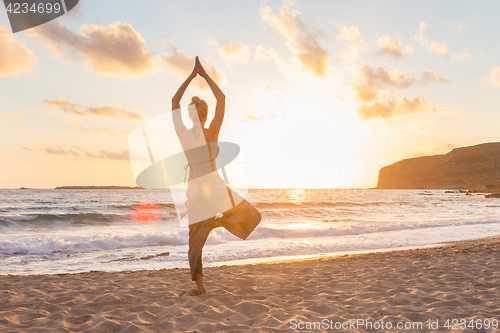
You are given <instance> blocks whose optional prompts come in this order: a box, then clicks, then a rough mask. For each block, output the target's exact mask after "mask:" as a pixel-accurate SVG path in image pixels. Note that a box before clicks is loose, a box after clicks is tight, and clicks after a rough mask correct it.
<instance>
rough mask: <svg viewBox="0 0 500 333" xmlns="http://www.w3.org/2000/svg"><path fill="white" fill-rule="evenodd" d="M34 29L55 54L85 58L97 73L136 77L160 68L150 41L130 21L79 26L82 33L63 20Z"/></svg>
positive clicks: (69, 57)
mask: <svg viewBox="0 0 500 333" xmlns="http://www.w3.org/2000/svg"><path fill="white" fill-rule="evenodd" d="M33 29H34V31H35V32H37V34H35V35H30V36H32V37H33V38H34V39H35V40H36V41H38V42H40V43H41V44H42V45H43V46H45V47H47V48H48V49H50V50H51V51H52V52H53V54H54V55H55V56H57V57H60V56H61V55H62V54H63V53H66V57H67V58H68V59H70V60H77V59H78V58H80V57H83V59H84V61H85V63H86V64H87V65H89V66H90V67H91V68H92V70H93V71H94V73H97V74H104V75H121V76H123V77H132V76H139V75H142V74H144V73H147V72H152V71H154V70H155V69H156V67H157V65H156V63H155V62H154V57H153V54H152V53H150V52H149V51H148V50H147V49H146V47H145V44H146V41H145V40H144V39H143V38H142V36H141V34H140V33H138V32H136V31H135V30H134V28H133V27H132V26H131V25H129V24H126V23H121V22H119V21H116V22H113V23H111V24H110V25H108V26H103V25H99V26H97V25H93V24H90V25H83V26H81V27H80V28H79V30H80V33H75V32H73V31H71V30H70V29H69V28H68V27H67V26H66V25H64V24H63V23H61V22H59V21H52V22H48V23H46V24H44V25H43V26H39V27H35V28H33Z"/></svg>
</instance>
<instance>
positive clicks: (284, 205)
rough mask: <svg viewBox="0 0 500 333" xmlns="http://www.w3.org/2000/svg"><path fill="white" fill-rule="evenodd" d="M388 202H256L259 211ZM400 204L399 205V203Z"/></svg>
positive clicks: (378, 204)
mask: <svg viewBox="0 0 500 333" xmlns="http://www.w3.org/2000/svg"><path fill="white" fill-rule="evenodd" d="M389 204H391V203H386V202H378V201H373V202H352V201H334V202H328V201H323V202H315V201H311V202H307V201H305V202H254V203H253V205H254V206H255V207H256V208H257V209H269V210H272V209H301V208H314V207H316V208H318V207H321V208H329V207H359V206H380V205H389ZM398 204H399V203H398Z"/></svg>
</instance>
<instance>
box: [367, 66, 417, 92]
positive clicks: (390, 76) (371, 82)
mask: <svg viewBox="0 0 500 333" xmlns="http://www.w3.org/2000/svg"><path fill="white" fill-rule="evenodd" d="M357 78H358V79H360V80H361V81H363V82H365V84H366V85H367V86H369V87H371V88H372V89H381V88H385V87H395V88H407V87H409V86H410V85H412V84H413V83H415V78H414V77H413V76H412V75H409V76H407V75H406V74H405V73H404V72H403V71H401V70H396V69H395V70H393V71H390V70H387V69H385V67H384V66H378V68H377V69H373V68H371V67H370V66H369V65H368V64H366V63H365V64H362V65H361V67H360V68H359V69H358V75H357Z"/></svg>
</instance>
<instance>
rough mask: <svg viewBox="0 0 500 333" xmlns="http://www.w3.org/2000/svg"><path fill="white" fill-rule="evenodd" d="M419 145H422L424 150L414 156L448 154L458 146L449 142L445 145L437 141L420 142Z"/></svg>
mask: <svg viewBox="0 0 500 333" xmlns="http://www.w3.org/2000/svg"><path fill="white" fill-rule="evenodd" d="M417 145H419V146H420V147H422V148H421V149H423V151H420V152H418V153H415V154H413V157H419V156H427V155H441V154H446V153H448V152H450V151H451V150H452V149H453V148H456V147H458V146H457V145H456V144H454V143H447V144H444V145H443V144H440V143H436V142H419V143H418V144H417Z"/></svg>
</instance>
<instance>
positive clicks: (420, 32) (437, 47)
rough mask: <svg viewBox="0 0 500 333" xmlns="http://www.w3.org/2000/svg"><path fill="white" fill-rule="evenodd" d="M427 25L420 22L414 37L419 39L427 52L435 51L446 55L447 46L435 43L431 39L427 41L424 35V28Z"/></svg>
mask: <svg viewBox="0 0 500 333" xmlns="http://www.w3.org/2000/svg"><path fill="white" fill-rule="evenodd" d="M428 27H429V26H428V25H427V23H425V22H420V26H419V28H418V29H417V34H416V36H415V37H416V38H417V39H418V40H419V41H420V44H422V46H423V48H424V49H425V50H426V51H427V52H429V53H436V54H439V55H442V56H447V55H448V46H446V44H445V43H444V42H443V43H436V42H433V41H429V40H428V39H427V37H425V33H424V31H425V29H427V28H428Z"/></svg>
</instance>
